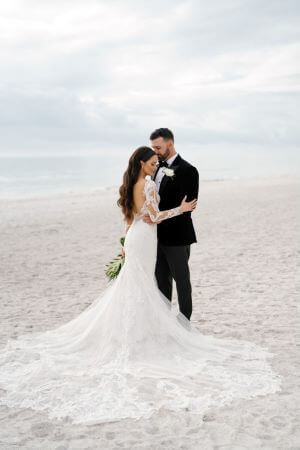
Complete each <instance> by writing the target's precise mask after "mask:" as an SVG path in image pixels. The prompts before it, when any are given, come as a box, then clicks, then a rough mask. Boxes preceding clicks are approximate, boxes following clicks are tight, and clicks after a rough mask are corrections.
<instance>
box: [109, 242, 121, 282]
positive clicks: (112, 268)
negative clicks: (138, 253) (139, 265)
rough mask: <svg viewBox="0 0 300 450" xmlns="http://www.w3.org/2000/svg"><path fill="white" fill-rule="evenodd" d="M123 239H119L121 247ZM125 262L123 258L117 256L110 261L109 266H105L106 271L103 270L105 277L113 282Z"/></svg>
mask: <svg viewBox="0 0 300 450" xmlns="http://www.w3.org/2000/svg"><path fill="white" fill-rule="evenodd" d="M124 242H125V238H124V237H121V239H120V243H121V245H122V247H123V246H124ZM124 261H125V256H123V255H121V254H119V255H118V256H117V257H116V258H114V259H113V260H112V261H110V263H109V264H106V267H107V269H106V270H105V275H106V276H107V277H108V278H109V280H114V279H115V278H117V276H118V275H119V273H120V270H121V269H122V266H123V264H124Z"/></svg>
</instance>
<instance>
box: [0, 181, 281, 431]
mask: <svg viewBox="0 0 300 450" xmlns="http://www.w3.org/2000/svg"><path fill="white" fill-rule="evenodd" d="M146 183H147V184H146V185H145V191H147V194H146V195H148V193H150V194H151V195H150V197H148V199H149V198H150V200H151V199H152V194H153V191H152V183H150V182H149V180H147V182H146ZM157 198H158V197H157ZM155 200H156V198H155ZM145 204H146V202H145ZM145 208H148V207H147V206H145ZM156 212H157V211H156ZM154 216H155V217H157V215H156V213H154ZM156 233H157V226H156V225H151V226H149V225H148V224H146V223H145V222H144V221H143V220H134V221H133V223H132V225H131V226H130V228H129V230H128V232H127V234H126V238H125V243H124V249H125V254H126V258H125V263H124V265H123V267H122V269H121V271H120V273H119V276H118V277H117V279H116V280H113V281H112V282H111V283H110V284H109V285H108V286H107V287H106V288H105V289H104V290H103V291H102V292H101V294H100V295H99V296H98V297H97V298H96V299H95V300H94V302H93V303H92V304H91V305H90V306H89V307H88V308H86V309H85V310H84V311H83V312H82V313H81V314H80V315H78V316H77V317H76V318H74V319H73V320H71V321H70V322H68V323H66V324H64V325H62V326H60V327H58V328H55V329H53V330H49V331H46V332H44V333H31V334H27V335H23V336H19V337H18V339H10V340H9V341H8V343H7V345H6V347H5V348H4V349H2V351H1V352H0V388H1V389H3V390H4V391H5V392H3V393H1V396H0V405H6V406H9V407H23V408H32V409H35V410H45V411H46V412H47V413H48V415H49V417H50V418H56V419H64V418H66V417H68V418H69V420H71V421H72V422H73V423H85V424H93V423H102V422H107V421H112V420H120V419H123V418H136V419H138V418H141V417H144V418H149V417H150V416H151V415H152V414H155V413H156V412H157V411H158V410H160V409H162V410H176V411H178V410H186V409H187V408H188V409H189V410H190V411H191V412H193V413H197V414H203V413H205V412H207V410H208V409H209V408H212V407H214V408H219V407H222V406H224V405H227V404H229V403H230V402H231V401H232V400H234V399H236V398H243V399H249V398H252V397H255V396H257V395H266V394H271V393H274V392H276V391H278V390H281V379H280V377H279V376H278V375H277V374H276V373H274V372H273V370H272V367H271V365H270V363H269V361H268V359H269V358H271V357H272V356H273V353H271V352H269V351H268V350H267V349H266V348H263V347H260V346H258V345H256V344H254V343H251V342H247V341H243V340H238V339H230V338H217V337H215V336H207V335H205V334H202V333H200V332H199V330H197V329H194V328H193V326H191V328H190V329H187V327H185V324H186V323H187V322H188V324H190V322H189V321H187V319H186V318H185V316H183V315H182V314H181V313H177V311H176V310H174V309H172V308H171V303H170V302H169V300H168V299H167V298H166V297H164V295H163V294H162V293H161V291H160V290H159V289H158V286H157V283H156V279H155V264H156V252H157V234H156ZM190 325H191V324H190Z"/></svg>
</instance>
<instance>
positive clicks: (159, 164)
mask: <svg viewBox="0 0 300 450" xmlns="http://www.w3.org/2000/svg"><path fill="white" fill-rule="evenodd" d="M158 167H169V164H168V163H167V161H159V162H158Z"/></svg>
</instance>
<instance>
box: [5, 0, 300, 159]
mask: <svg viewBox="0 0 300 450" xmlns="http://www.w3.org/2000/svg"><path fill="white" fill-rule="evenodd" d="M0 12H1V14H0V17H1V19H0V30H1V32H0V33H1V40H0V51H1V65H2V67H1V81H0V132H1V141H2V146H1V149H0V152H3V153H7V152H18V153H20V152H24V153H26V152H31V153H32V152H33V153H34V152H36V153H38V154H41V153H43V152H47V153H49V152H52V153H60V152H72V153H76V152H104V151H112V152H118V151H121V150H120V148H122V149H123V148H127V149H128V151H129V150H130V149H133V148H135V147H136V146H138V145H141V144H145V143H147V142H148V136H149V134H150V132H151V131H152V129H154V128H157V127H158V126H169V127H170V128H171V129H173V131H174V133H175V137H176V142H178V143H179V144H180V145H182V146H184V148H191V149H192V148H196V147H197V145H198V147H199V146H204V145H207V146H210V145H215V146H219V148H220V151H222V147H224V148H227V149H228V148H230V146H239V148H240V149H241V151H242V149H243V146H245V148H246V147H247V148H249V147H248V146H249V145H253V146H255V145H257V146H259V148H262V147H264V148H265V149H270V151H272V149H273V148H274V147H278V148H282V149H284V151H287V148H289V147H291V148H292V149H294V148H295V146H296V145H297V142H298V141H299V127H298V125H297V122H298V120H297V117H298V115H299V107H298V104H299V92H300V63H299V57H298V55H299V50H300V38H299V27H298V23H299V15H300V14H299V8H298V5H297V2H296V1H292V0H287V1H286V2H284V4H283V2H281V1H276V0H274V1H272V2H265V3H261V2H258V1H256V0H251V1H250V0H229V1H227V2H222V1H220V0H219V1H216V0H212V1H210V2H209V3H207V2H204V1H196V0H194V1H188V0H187V1H178V0H174V1H172V2H171V1H165V2H161V1H160V2H159V1H157V0H154V1H152V2H151V3H150V2H149V3H146V2H138V1H133V0H132V1H130V0H129V1H127V2H122V1H110V2H108V1H101V2H98V1H93V0H91V1H89V2H88V3H83V2H82V1H72V2H71V1H67V0H62V1H53V0H52V1H50V0H49V1H48V0H45V1H43V2H38V1H37V0H26V1H17V0H13V1H12V2H9V3H8V2H6V3H5V2H4V3H3V4H1V6H0Z"/></svg>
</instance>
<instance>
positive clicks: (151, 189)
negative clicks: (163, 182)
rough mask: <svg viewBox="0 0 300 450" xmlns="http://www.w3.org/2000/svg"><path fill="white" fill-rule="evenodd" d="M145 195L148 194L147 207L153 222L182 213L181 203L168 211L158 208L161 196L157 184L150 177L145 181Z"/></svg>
mask: <svg viewBox="0 0 300 450" xmlns="http://www.w3.org/2000/svg"><path fill="white" fill-rule="evenodd" d="M144 192H145V196H146V201H145V205H146V209H147V212H148V214H149V216H150V218H151V220H152V222H161V221H162V220H165V219H170V218H171V217H175V216H178V215H179V214H182V212H181V210H180V205H179V206H176V208H172V209H168V210H166V211H160V210H159V208H158V203H159V198H158V193H157V190H156V184H155V182H154V181H153V180H151V179H148V180H146V183H145V188H144Z"/></svg>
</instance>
